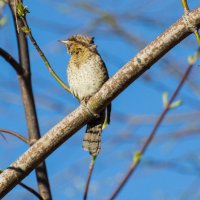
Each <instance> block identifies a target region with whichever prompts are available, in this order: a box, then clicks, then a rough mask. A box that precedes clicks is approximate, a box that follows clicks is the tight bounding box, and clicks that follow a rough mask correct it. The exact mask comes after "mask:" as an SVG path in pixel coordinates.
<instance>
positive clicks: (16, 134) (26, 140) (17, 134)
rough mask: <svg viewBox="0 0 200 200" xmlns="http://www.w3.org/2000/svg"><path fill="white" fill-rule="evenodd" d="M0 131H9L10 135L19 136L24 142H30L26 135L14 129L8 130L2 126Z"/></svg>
mask: <svg viewBox="0 0 200 200" xmlns="http://www.w3.org/2000/svg"><path fill="white" fill-rule="evenodd" d="M0 132H3V133H8V134H10V135H13V136H15V137H17V138H18V139H20V140H22V141H23V142H25V143H26V144H29V141H28V139H26V138H25V137H24V136H22V135H21V134H19V133H17V132H14V131H11V130H7V129H2V128H0Z"/></svg>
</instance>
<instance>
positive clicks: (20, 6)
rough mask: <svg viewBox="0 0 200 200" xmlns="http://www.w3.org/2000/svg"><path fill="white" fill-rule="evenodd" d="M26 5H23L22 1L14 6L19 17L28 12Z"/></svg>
mask: <svg viewBox="0 0 200 200" xmlns="http://www.w3.org/2000/svg"><path fill="white" fill-rule="evenodd" d="M27 8H28V7H27V6H24V5H23V4H22V3H18V4H17V6H16V10H17V14H18V15H19V17H25V16H26V14H27V13H29V11H28V9H27Z"/></svg>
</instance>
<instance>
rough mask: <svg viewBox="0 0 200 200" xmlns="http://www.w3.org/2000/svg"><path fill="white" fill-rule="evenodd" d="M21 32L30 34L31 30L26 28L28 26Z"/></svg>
mask: <svg viewBox="0 0 200 200" xmlns="http://www.w3.org/2000/svg"><path fill="white" fill-rule="evenodd" d="M21 30H22V31H23V32H24V33H26V34H27V33H30V31H31V30H30V29H29V28H28V27H26V26H23V27H22V28H21Z"/></svg>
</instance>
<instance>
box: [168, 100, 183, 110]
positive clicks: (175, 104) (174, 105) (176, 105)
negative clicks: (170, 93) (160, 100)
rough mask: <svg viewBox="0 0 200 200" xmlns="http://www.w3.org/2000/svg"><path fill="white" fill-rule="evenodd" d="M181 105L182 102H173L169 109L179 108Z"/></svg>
mask: <svg viewBox="0 0 200 200" xmlns="http://www.w3.org/2000/svg"><path fill="white" fill-rule="evenodd" d="M182 103H183V101H182V100H178V101H175V102H173V103H172V104H171V105H170V109H174V108H177V107H179V106H180V105H181V104H182Z"/></svg>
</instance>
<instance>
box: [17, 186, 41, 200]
mask: <svg viewBox="0 0 200 200" xmlns="http://www.w3.org/2000/svg"><path fill="white" fill-rule="evenodd" d="M19 185H20V186H22V187H23V188H25V189H26V190H28V191H29V192H30V193H32V194H34V195H35V196H36V197H38V199H40V200H44V199H43V198H42V197H41V196H40V194H39V193H38V192H37V191H35V190H34V189H33V188H31V187H29V186H28V185H25V184H24V183H19Z"/></svg>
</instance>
